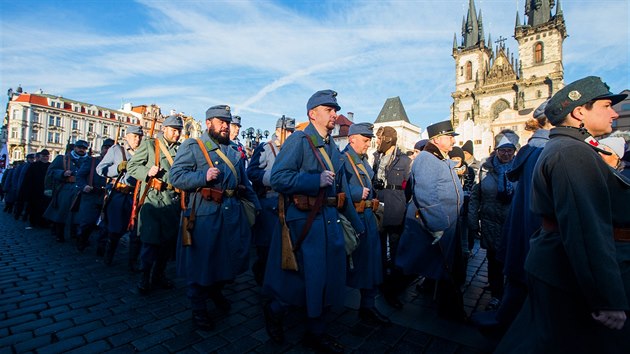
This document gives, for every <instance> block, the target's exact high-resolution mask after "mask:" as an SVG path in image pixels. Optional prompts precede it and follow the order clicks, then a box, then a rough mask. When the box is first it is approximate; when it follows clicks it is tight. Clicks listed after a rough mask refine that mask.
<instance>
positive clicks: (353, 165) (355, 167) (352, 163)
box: [346, 151, 365, 188]
mask: <svg viewBox="0 0 630 354" xmlns="http://www.w3.org/2000/svg"><path fill="white" fill-rule="evenodd" d="M346 156H348V160H349V161H350V166H352V169H353V170H354V174H356V175H357V179H359V183H361V187H363V188H365V184H363V179H362V178H361V175H360V174H359V171H358V170H357V166H356V164H355V163H354V160H353V159H352V156H350V153H349V152H347V151H346Z"/></svg>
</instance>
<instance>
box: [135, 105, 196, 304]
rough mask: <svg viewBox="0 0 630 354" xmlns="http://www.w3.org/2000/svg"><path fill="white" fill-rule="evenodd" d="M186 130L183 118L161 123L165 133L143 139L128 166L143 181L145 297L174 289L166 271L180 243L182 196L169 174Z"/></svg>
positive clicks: (141, 215) (141, 216)
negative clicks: (156, 291)
mask: <svg viewBox="0 0 630 354" xmlns="http://www.w3.org/2000/svg"><path fill="white" fill-rule="evenodd" d="M183 128H184V124H183V122H182V118H181V117H179V116H169V117H167V118H166V119H165V120H164V123H163V124H162V134H159V135H158V136H157V137H156V138H155V139H145V140H143V141H142V143H141V144H140V147H139V148H138V150H137V151H136V154H135V155H134V156H133V157H132V158H131V160H129V162H128V163H127V172H128V173H129V175H131V176H132V177H134V178H135V179H137V180H140V181H142V182H143V183H142V188H141V189H140V192H139V193H138V195H139V196H140V200H139V202H138V203H140V211H139V213H138V235H139V237H140V240H141V241H142V249H141V251H140V270H141V272H142V274H141V278H140V282H139V283H138V290H139V291H140V294H142V295H145V294H147V293H148V292H149V291H150V290H151V288H163V289H172V288H173V286H174V285H173V283H172V282H171V281H170V280H169V279H167V278H166V276H165V275H164V271H165V269H166V264H167V262H168V260H169V258H170V257H171V254H172V253H173V252H174V249H175V244H176V242H177V233H178V224H179V223H178V220H179V217H180V203H181V196H180V191H179V190H177V189H176V188H175V187H173V185H172V184H171V180H170V175H169V173H168V172H169V170H170V169H171V166H172V164H173V158H174V157H175V155H176V154H177V149H178V148H179V145H180V144H179V142H178V140H179V136H180V134H181V132H182V129H183ZM132 217H133V216H132Z"/></svg>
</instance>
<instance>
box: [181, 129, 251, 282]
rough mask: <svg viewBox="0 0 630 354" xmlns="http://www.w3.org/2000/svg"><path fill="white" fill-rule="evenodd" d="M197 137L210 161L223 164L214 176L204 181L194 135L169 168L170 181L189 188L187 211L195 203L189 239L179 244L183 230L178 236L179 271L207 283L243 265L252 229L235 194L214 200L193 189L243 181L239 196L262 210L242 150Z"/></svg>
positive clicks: (204, 167) (229, 275) (234, 273)
mask: <svg viewBox="0 0 630 354" xmlns="http://www.w3.org/2000/svg"><path fill="white" fill-rule="evenodd" d="M200 139H201V141H202V142H203V144H204V147H205V149H206V150H207V151H208V155H209V157H210V159H211V161H212V163H213V164H214V167H216V168H218V169H219V170H221V174H219V177H218V179H217V180H214V181H211V182H206V172H207V171H208V169H209V168H210V165H209V164H208V162H207V160H206V158H205V157H204V155H203V152H202V150H201V149H200V147H199V144H198V143H197V141H196V139H187V140H186V141H184V142H183V143H182V145H181V146H180V148H179V150H178V151H177V156H175V161H174V162H173V166H172V167H171V170H170V172H169V174H170V181H171V183H172V184H173V186H175V187H177V188H180V189H183V190H184V191H186V192H187V194H188V207H187V209H186V215H187V216H189V215H190V213H191V211H192V207H193V202H194V203H195V209H196V210H195V215H196V219H195V227H194V230H193V233H192V245H191V246H186V247H184V246H182V245H181V231H180V235H179V237H178V252H179V253H178V257H177V272H178V274H179V275H180V276H185V277H186V281H187V283H188V284H200V285H204V286H207V285H212V284H214V283H216V282H219V281H229V280H233V279H234V278H235V277H236V276H237V275H238V274H240V273H242V272H244V271H246V270H247V267H248V261H249V246H250V238H251V232H250V226H249V223H248V221H247V217H246V215H245V211H244V209H243V208H244V207H243V203H242V202H241V200H240V199H239V198H235V197H232V198H228V197H225V196H224V198H223V202H222V204H217V203H216V202H214V201H209V200H205V199H203V198H201V195H200V193H197V192H196V190H197V189H198V188H204V187H212V188H215V189H221V190H236V189H237V186H239V185H241V186H244V187H245V190H244V193H245V195H244V196H243V198H244V199H247V200H249V201H251V202H253V203H254V205H255V207H256V209H257V210H260V204H259V203H258V198H256V194H255V193H254V190H253V189H252V186H251V183H250V182H249V179H248V178H247V174H246V173H245V160H244V159H242V158H241V155H240V153H238V152H237V151H236V150H234V149H232V148H231V147H230V146H228V145H223V144H217V143H216V142H215V141H214V140H212V139H211V138H210V136H209V135H208V134H202V136H201V137H200ZM218 149H221V151H222V152H223V153H224V154H225V155H226V156H227V158H228V159H229V160H230V162H231V163H232V164H233V165H234V168H235V170H236V173H237V174H238V176H235V175H234V174H233V173H232V171H231V169H230V168H229V167H228V165H227V164H226V163H225V162H224V161H223V160H222V159H221V158H220V157H219V155H218V154H217V150H218Z"/></svg>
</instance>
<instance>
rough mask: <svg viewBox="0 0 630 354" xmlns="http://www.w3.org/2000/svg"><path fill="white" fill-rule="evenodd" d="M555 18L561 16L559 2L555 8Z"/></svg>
mask: <svg viewBox="0 0 630 354" xmlns="http://www.w3.org/2000/svg"><path fill="white" fill-rule="evenodd" d="M556 16H562V6H560V0H558V4H557V6H556Z"/></svg>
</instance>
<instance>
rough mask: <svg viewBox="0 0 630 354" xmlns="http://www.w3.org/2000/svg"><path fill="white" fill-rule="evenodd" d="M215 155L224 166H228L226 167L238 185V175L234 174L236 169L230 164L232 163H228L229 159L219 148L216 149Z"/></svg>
mask: <svg viewBox="0 0 630 354" xmlns="http://www.w3.org/2000/svg"><path fill="white" fill-rule="evenodd" d="M216 153H217V155H219V157H220V158H221V160H223V162H225V164H226V165H228V167H229V168H230V170H231V171H232V173H233V174H234V177H236V183H237V184H238V181H239V178H238V173H237V172H236V168H234V165H233V164H232V161H230V159H229V158H228V157H227V156H225V154H224V153H223V151H221V148H218V149H217V151H216Z"/></svg>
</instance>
